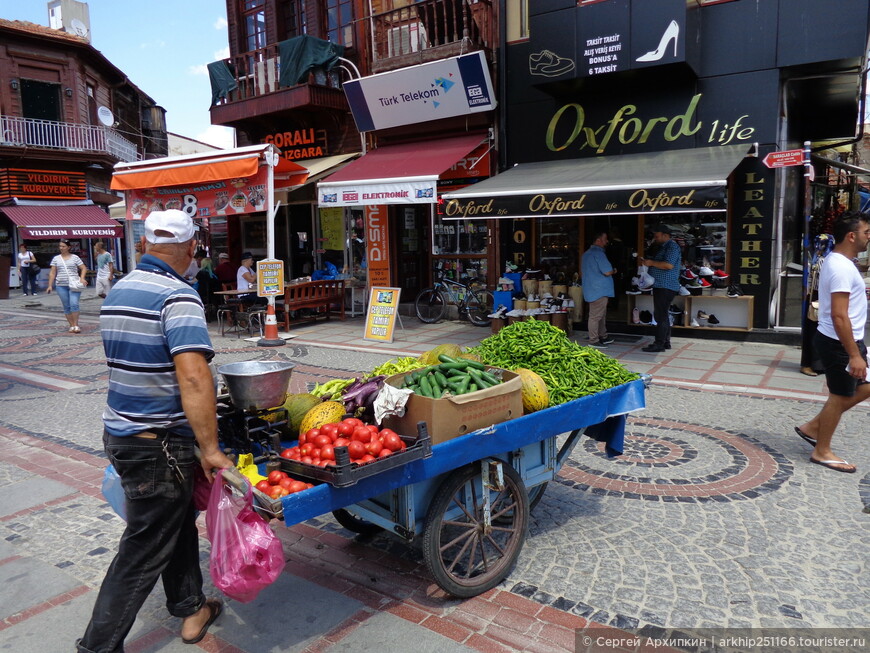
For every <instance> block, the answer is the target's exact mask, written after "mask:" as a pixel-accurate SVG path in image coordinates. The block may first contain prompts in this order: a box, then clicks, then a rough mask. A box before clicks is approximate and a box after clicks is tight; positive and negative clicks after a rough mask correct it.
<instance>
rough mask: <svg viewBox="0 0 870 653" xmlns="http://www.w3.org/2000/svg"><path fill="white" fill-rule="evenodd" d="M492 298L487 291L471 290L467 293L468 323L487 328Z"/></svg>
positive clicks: (491, 308) (491, 309)
mask: <svg viewBox="0 0 870 653" xmlns="http://www.w3.org/2000/svg"><path fill="white" fill-rule="evenodd" d="M493 303H494V298H493V295H492V293H491V292H489V291H488V290H471V291H469V293H468V321H469V322H471V323H472V324H473V325H475V326H489V322H490V317H489V316H490V315H492V311H493Z"/></svg>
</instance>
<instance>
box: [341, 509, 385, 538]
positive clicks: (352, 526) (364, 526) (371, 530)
mask: <svg viewBox="0 0 870 653" xmlns="http://www.w3.org/2000/svg"><path fill="white" fill-rule="evenodd" d="M332 516H333V517H335V521H337V522H338V523H339V524H341V525H342V526H344V527H345V528H346V529H347V530H349V531H353V532H354V533H359V534H360V535H374V534H376V533H379V532H380V531H382V530H383V529H382V528H381V527H380V526H378V525H377V524H373V523H371V522H369V521H366V520H365V519H360V518H359V517H356V516H354V515H352V514H350V513H349V512H348V511H347V510H345V509H344V508H339V509H338V510H333V511H332Z"/></svg>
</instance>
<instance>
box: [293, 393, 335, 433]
mask: <svg viewBox="0 0 870 653" xmlns="http://www.w3.org/2000/svg"><path fill="white" fill-rule="evenodd" d="M344 414H345V413H344V404H343V403H341V402H339V401H324V402H323V403H320V404H317V405H316V406H315V407H314V408H312V409H311V410H309V411H308V412H307V413H305V417H303V418H302V423H301V424H300V425H299V432H300V433H307V432H308V431H309V430H311V429H316V428H320V427H321V426H323V425H324V424H329V423H331V422H340V421H341V419H342V418H343V417H344Z"/></svg>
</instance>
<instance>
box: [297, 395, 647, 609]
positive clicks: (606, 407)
mask: <svg viewBox="0 0 870 653" xmlns="http://www.w3.org/2000/svg"><path fill="white" fill-rule="evenodd" d="M644 390H645V384H644V381H643V380H637V381H632V382H630V383H626V384H623V385H620V386H617V387H615V388H611V389H610V390H606V391H604V392H600V393H596V394H594V395H589V396H586V397H582V398H580V399H576V400H574V401H571V402H568V403H565V404H562V405H559V406H555V407H552V408H547V409H545V410H542V411H539V412H536V413H532V414H530V415H526V416H524V417H520V418H517V419H513V420H510V421H507V422H502V423H500V424H495V425H493V426H491V427H488V428H484V429H480V430H478V431H473V432H471V433H468V434H466V435H463V436H461V437H457V438H454V439H452V440H448V441H446V442H442V443H440V444H436V445H435V446H433V447H432V456H431V457H429V458H422V459H418V460H413V461H410V462H408V463H407V464H405V465H402V466H399V467H395V468H393V469H389V470H385V471H383V472H381V473H379V474H376V475H374V476H370V477H368V478H363V479H360V480H359V481H358V482H357V483H356V484H354V485H351V486H348V487H334V486H332V485H329V484H327V483H323V484H321V485H317V486H315V487H313V488H310V489H308V490H306V491H304V492H299V493H296V494H291V495H288V496H285V497H283V498H282V499H281V504H282V514H283V519H284V522H285V523H286V524H287V525H288V526H291V525H293V524H298V523H300V522H302V521H305V520H306V519H310V518H312V517H316V516H318V515H323V514H326V513H328V512H332V513H333V514H334V515H335V517H336V519H337V520H338V521H339V522H340V523H341V524H342V525H343V526H345V527H346V528H349V529H351V530H353V531H355V532H366V531H370V530H380V529H383V530H385V531H388V532H390V533H393V534H394V535H396V536H398V537H400V538H402V539H404V540H406V541H408V542H412V543H414V544H416V545H418V546H421V547H422V550H423V554H424V558H425V560H426V564H427V566H428V568H429V570H430V571H431V573H432V576H433V577H434V579H435V581H436V582H437V583H438V585H439V586H440V587H441V588H442V589H444V590H445V591H446V592H448V593H450V594H452V595H454V596H458V597H463V598H464V597H471V596H476V595H478V594H481V593H483V592H485V591H486V590H488V589H490V588H492V587H494V586H495V585H497V584H498V583H500V582H501V581H502V580H503V579H504V578H505V577H506V576H507V575H508V573H510V571H511V569H512V568H513V566H514V563H515V562H516V559H517V557H518V556H519V553H520V550H521V549H522V546H523V543H524V541H525V537H526V533H527V529H528V521H529V511H530V510H531V508H532V507H534V505H535V504H536V503H537V502H538V501H539V500H540V499H541V496H542V495H543V493H544V490H545V488H546V486H547V483H548V482H549V481H550V480H552V479H554V478H555V476H556V474H557V473H558V471H559V469H560V468H561V466H562V464H563V463H564V461H565V460H566V458H567V457H568V456H569V455H570V453H571V451H572V450H573V448H574V446H575V445H576V443H577V442H578V440H579V438H580V436H581V435H582V434H583V433H584V432H586V431H587V429H589V428H590V427H594V429H595V432H596V436H595V437H596V439H600V440H605V441H608V442H609V443H611V444H618V443H621V440H622V437H623V434H624V428H625V416H626V415H627V414H628V413H630V412H632V411H636V410H640V409H642V408H644V407H645V396H644ZM560 435H565V436H566V439H564V441H563V442H562V444H561V446H560V445H559V443H558V440H559V436H560Z"/></svg>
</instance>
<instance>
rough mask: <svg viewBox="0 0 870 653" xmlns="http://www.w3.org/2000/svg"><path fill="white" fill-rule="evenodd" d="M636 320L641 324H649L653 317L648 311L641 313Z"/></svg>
mask: <svg viewBox="0 0 870 653" xmlns="http://www.w3.org/2000/svg"><path fill="white" fill-rule="evenodd" d="M638 318H639V319H640V323H641V324H650V323H652V321H653V315H652V313H650V312H649V311H641V312H640V314H639V315H638Z"/></svg>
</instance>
